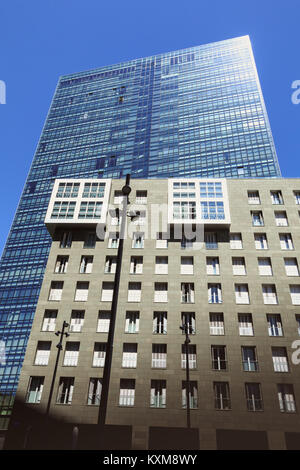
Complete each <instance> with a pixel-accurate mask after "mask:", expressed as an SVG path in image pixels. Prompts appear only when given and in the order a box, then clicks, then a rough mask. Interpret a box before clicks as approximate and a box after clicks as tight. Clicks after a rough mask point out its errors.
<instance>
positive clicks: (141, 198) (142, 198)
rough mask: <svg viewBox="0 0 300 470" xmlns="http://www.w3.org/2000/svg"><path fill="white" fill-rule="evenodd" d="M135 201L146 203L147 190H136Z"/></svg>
mask: <svg viewBox="0 0 300 470" xmlns="http://www.w3.org/2000/svg"><path fill="white" fill-rule="evenodd" d="M135 203H136V204H147V191H137V192H136V198H135Z"/></svg>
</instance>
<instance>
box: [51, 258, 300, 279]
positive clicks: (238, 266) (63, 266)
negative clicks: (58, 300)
mask: <svg viewBox="0 0 300 470" xmlns="http://www.w3.org/2000/svg"><path fill="white" fill-rule="evenodd" d="M93 261H94V257H93V256H85V255H83V256H81V260H80V264H79V270H78V272H79V273H81V274H89V273H91V272H92V269H93ZM180 261H181V264H180V274H194V258H193V257H192V256H182V257H181V260H180ZM283 261H284V267H285V271H286V275H287V276H299V267H298V261H297V258H284V259H283ZM257 262H258V273H259V274H260V275H261V276H273V268H272V262H271V258H257ZM68 263H69V256H62V255H59V256H57V258H56V263H55V269H54V272H55V273H59V274H65V273H66V272H67V270H68ZM116 263H117V257H116V256H106V258H105V265H104V272H105V273H107V274H110V273H111V274H114V273H115V272H116ZM154 269H155V274H168V257H167V256H156V257H155V268H154ZM232 270H233V274H234V275H238V276H245V275H246V274H247V270H246V263H245V258H243V257H233V258H232ZM129 273H130V274H142V273H143V256H131V258H130V268H129ZM206 273H207V274H208V275H219V274H220V262H219V257H217V256H215V257H212V256H207V257H206Z"/></svg>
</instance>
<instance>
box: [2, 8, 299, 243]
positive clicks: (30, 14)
mask: <svg viewBox="0 0 300 470" xmlns="http://www.w3.org/2000/svg"><path fill="white" fill-rule="evenodd" d="M299 14H300V4H299V2H298V1H297V0H287V1H285V2H276V3H275V2H272V1H269V0H264V1H258V0H253V1H251V2H241V1H239V0H228V1H226V2H223V1H222V0H217V1H210V2H203V1H202V2H199V0H187V1H186V2H184V3H183V2H182V1H179V0H163V1H158V0H152V1H151V2H141V1H137V0H128V1H127V2H121V1H120V0H117V1H115V2H99V1H97V0H86V1H85V2H80V1H79V0H60V1H58V0H53V1H51V2H41V1H39V0H29V1H28V2H24V1H22V0H11V1H10V2H5V3H2V5H1V6H0V18H1V30H0V41H1V46H2V47H1V67H0V80H1V81H4V82H5V84H6V104H5V105H4V104H3V105H2V104H0V136H1V138H0V156H1V172H0V179H1V184H0V210H1V216H2V223H1V230H0V251H2V248H3V245H4V243H5V240H6V237H7V234H8V231H9V228H10V225H11V223H12V219H13V216H14V213H15V210H16V207H17V203H18V200H19V198H20V195H21V192H22V189H23V186H24V183H25V179H26V176H27V173H28V171H29V168H30V164H31V161H32V159H33V155H34V152H35V148H36V145H37V143H38V139H39V136H40V133H41V131H42V127H43V124H44V121H45V118H46V115H47V111H48V109H49V106H50V103H51V99H52V96H53V94H54V91H55V87H56V84H57V81H58V77H59V76H60V75H64V74H68V73H74V72H79V71H84V70H89V69H93V68H97V67H101V66H103V65H109V64H114V63H118V62H122V61H127V60H130V59H135V58H138V57H145V56H150V55H154V54H159V53H163V52H168V51H172V50H177V49H183V48H186V47H190V46H196V45H200V44H206V43H209V42H215V41H221V40H224V39H229V38H233V37H237V36H243V35H247V34H249V36H250V39H251V42H252V47H253V51H254V56H255V60H256V65H257V69H258V74H259V78H260V81H261V86H262V91H263V94H264V98H265V102H266V107H267V111H268V115H269V119H270V123H271V128H272V132H273V136H274V140H275V145H276V149H277V154H278V158H279V163H280V167H281V171H282V176H284V177H298V176H299V177H300V160H299V158H298V156H299V155H300V140H299V138H298V135H299V124H300V103H299V104H293V103H292V93H293V92H294V91H295V90H293V89H292V84H293V82H295V81H296V80H299V81H300V65H299V50H298V49H299V46H298V44H299V39H300V30H299ZM299 83H300V82H299ZM298 96H299V98H300V93H299V94H298ZM296 101H297V100H296ZM299 101H300V100H299Z"/></svg>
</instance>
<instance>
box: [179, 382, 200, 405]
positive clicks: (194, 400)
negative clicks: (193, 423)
mask: <svg viewBox="0 0 300 470" xmlns="http://www.w3.org/2000/svg"><path fill="white" fill-rule="evenodd" d="M187 396H189V397H190V409H191V410H194V409H196V408H198V384H197V382H196V381H194V380H191V381H190V382H189V392H188V393H187V382H186V381H185V380H183V381H182V408H186V407H187Z"/></svg>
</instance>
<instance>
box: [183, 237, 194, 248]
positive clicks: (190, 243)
mask: <svg viewBox="0 0 300 470" xmlns="http://www.w3.org/2000/svg"><path fill="white" fill-rule="evenodd" d="M193 246H194V241H193V240H189V239H188V238H186V236H185V235H182V238H181V242H180V248H181V249H182V250H189V249H191V248H193Z"/></svg>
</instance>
